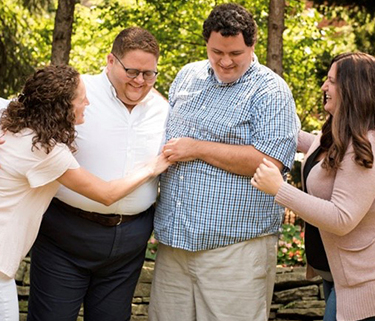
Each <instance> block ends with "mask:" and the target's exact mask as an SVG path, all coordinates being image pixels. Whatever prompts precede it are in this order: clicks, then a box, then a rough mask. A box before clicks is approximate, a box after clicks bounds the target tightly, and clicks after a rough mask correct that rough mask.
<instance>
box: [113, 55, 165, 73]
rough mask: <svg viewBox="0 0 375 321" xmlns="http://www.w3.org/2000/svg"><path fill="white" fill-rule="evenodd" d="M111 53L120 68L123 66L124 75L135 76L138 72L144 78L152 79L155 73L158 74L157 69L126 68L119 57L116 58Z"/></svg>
mask: <svg viewBox="0 0 375 321" xmlns="http://www.w3.org/2000/svg"><path fill="white" fill-rule="evenodd" d="M112 55H113V56H114V57H115V58H116V59H117V61H118V62H119V63H120V64H121V66H122V68H124V70H125V72H126V75H127V76H128V77H129V78H132V79H134V78H137V77H138V75H139V74H142V77H143V79H144V80H153V79H154V78H155V77H156V75H157V74H158V72H157V71H153V70H143V71H142V70H138V69H133V68H126V67H125V66H124V64H123V63H122V62H121V60H120V59H118V58H117V56H116V55H115V54H114V53H113V52H112Z"/></svg>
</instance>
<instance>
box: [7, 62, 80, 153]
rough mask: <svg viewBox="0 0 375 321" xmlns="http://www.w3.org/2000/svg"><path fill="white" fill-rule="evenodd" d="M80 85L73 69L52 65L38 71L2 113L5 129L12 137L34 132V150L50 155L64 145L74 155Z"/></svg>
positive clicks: (76, 73) (77, 75) (77, 74)
mask: <svg viewBox="0 0 375 321" xmlns="http://www.w3.org/2000/svg"><path fill="white" fill-rule="evenodd" d="M78 85H79V73H78V72H77V71H76V70H75V69H74V68H72V67H70V66H65V65H59V66H55V65H51V66H47V67H45V68H43V69H39V70H37V71H36V72H35V73H34V74H33V75H31V76H30V77H29V78H28V79H27V80H26V83H25V85H24V87H23V89H22V92H21V93H20V94H19V95H18V97H17V98H16V99H14V100H12V101H11V102H10V103H9V105H8V107H7V108H6V109H5V110H4V112H3V113H2V115H1V118H0V126H1V128H2V129H3V130H7V131H10V132H12V133H19V132H20V131H21V130H23V129H25V128H29V129H31V130H33V132H34V133H35V136H34V137H33V140H32V141H33V143H32V150H33V148H37V149H40V148H42V149H44V150H45V151H46V153H47V154H48V153H49V152H50V151H51V150H52V149H53V147H54V146H55V145H56V144H57V143H63V144H66V145H67V146H68V147H69V148H70V150H71V151H72V152H74V151H75V150H76V148H75V146H74V139H75V130H74V123H75V115H74V110H73V105H72V100H73V99H74V98H75V94H76V90H77V88H78Z"/></svg>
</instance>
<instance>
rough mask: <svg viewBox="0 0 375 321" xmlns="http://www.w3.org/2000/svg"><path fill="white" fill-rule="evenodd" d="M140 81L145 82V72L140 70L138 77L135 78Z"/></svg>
mask: <svg viewBox="0 0 375 321" xmlns="http://www.w3.org/2000/svg"><path fill="white" fill-rule="evenodd" d="M134 80H135V81H137V82H138V83H144V81H145V79H144V78H143V72H140V73H139V74H138V76H137V77H135V78H134Z"/></svg>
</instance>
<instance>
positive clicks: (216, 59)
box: [207, 31, 254, 83]
mask: <svg viewBox="0 0 375 321" xmlns="http://www.w3.org/2000/svg"><path fill="white" fill-rule="evenodd" d="M253 54H254V46H251V47H248V46H246V44H245V41H244V38H243V35H242V33H239V34H238V35H236V36H229V37H223V36H222V35H221V34H220V33H219V32H215V31H212V32H211V35H210V38H209V39H208V41H207V56H208V59H209V61H210V64H211V67H212V68H213V70H214V72H215V75H216V77H217V78H218V79H219V80H220V81H222V82H224V83H231V82H234V81H236V80H238V79H239V78H240V77H241V76H242V75H243V74H244V73H245V72H246V70H247V69H248V68H249V66H250V64H251V62H252V61H253Z"/></svg>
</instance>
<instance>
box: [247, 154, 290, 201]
mask: <svg viewBox="0 0 375 321" xmlns="http://www.w3.org/2000/svg"><path fill="white" fill-rule="evenodd" d="M283 182H284V180H283V177H282V175H281V173H280V170H279V169H278V168H277V167H276V165H275V164H273V163H272V162H271V161H269V160H267V159H265V158H263V163H262V164H260V165H259V167H258V168H257V169H256V171H255V174H254V176H253V178H252V179H251V185H253V186H254V187H256V188H257V189H259V190H260V191H262V192H264V193H267V194H270V195H276V194H277V192H278V191H279V189H280V187H281V185H282V184H283Z"/></svg>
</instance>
